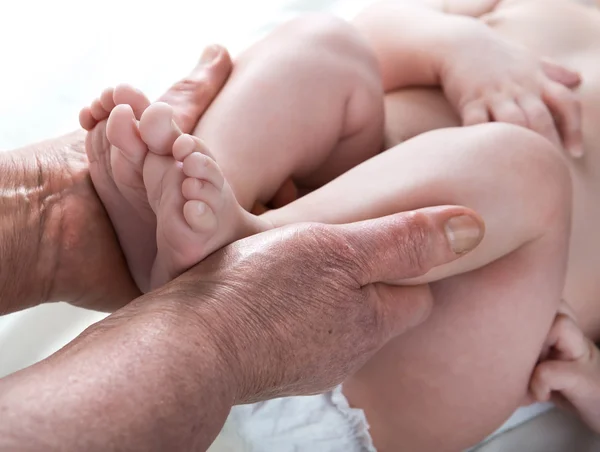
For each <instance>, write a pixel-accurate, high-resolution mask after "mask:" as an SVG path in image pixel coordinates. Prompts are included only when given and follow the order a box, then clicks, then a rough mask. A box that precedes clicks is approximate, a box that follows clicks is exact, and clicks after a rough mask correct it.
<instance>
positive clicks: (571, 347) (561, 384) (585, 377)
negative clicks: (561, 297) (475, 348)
mask: <svg viewBox="0 0 600 452" xmlns="http://www.w3.org/2000/svg"><path fill="white" fill-rule="evenodd" d="M529 391H530V393H531V396H532V397H533V399H535V400H537V401H539V402H547V401H549V400H552V401H553V402H555V403H556V404H557V405H559V406H562V407H564V408H567V409H571V410H573V411H575V412H577V413H578V414H579V416H580V417H581V419H583V421H584V422H585V423H586V424H588V426H590V427H591V428H592V429H593V430H595V431H596V432H598V433H600V351H599V350H598V348H597V347H596V346H595V345H594V343H593V342H592V341H590V340H589V339H588V338H586V337H585V336H584V334H583V332H582V331H581V329H580V328H579V326H578V325H577V322H576V320H575V317H574V315H573V314H572V311H571V309H570V308H569V307H568V305H567V304H566V303H564V302H563V305H562V306H561V308H560V309H559V313H558V315H557V316H556V319H555V321H554V325H553V326H552V328H551V330H550V333H549V334H548V338H547V339H546V346H545V347H544V352H543V353H542V360H541V362H540V363H539V364H538V365H537V367H536V369H535V370H534V372H533V376H532V377H531V382H530V387H529Z"/></svg>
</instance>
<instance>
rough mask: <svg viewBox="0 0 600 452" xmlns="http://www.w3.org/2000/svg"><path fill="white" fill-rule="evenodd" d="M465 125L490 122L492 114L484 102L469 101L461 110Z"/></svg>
mask: <svg viewBox="0 0 600 452" xmlns="http://www.w3.org/2000/svg"><path fill="white" fill-rule="evenodd" d="M461 117H462V122H463V126H475V125H477V124H485V123H487V122H490V115H489V113H488V110H487V107H486V105H485V104H484V103H483V102H469V103H468V104H467V105H465V106H464V108H463V109H462V112H461Z"/></svg>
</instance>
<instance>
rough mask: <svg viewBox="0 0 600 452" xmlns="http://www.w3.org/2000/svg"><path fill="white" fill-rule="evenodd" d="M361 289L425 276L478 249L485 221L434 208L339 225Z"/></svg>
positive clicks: (467, 212) (451, 209) (448, 208)
mask: <svg viewBox="0 0 600 452" xmlns="http://www.w3.org/2000/svg"><path fill="white" fill-rule="evenodd" d="M338 228H340V229H341V230H342V236H343V237H344V239H345V241H346V243H347V245H348V248H349V251H350V255H351V257H352V258H353V259H354V262H353V266H352V268H353V270H352V271H353V272H354V274H353V275H349V276H351V277H353V278H354V279H355V280H356V281H357V282H358V283H359V284H360V285H361V286H365V285H367V284H371V283H376V282H385V281H394V280H400V279H407V278H412V277H416V276H421V275H424V274H425V273H427V272H428V271H429V270H430V269H431V268H433V267H437V266H439V265H442V264H446V263H448V262H450V261H453V260H454V259H456V258H458V257H459V256H461V255H463V254H465V253H467V252H469V251H471V250H472V249H473V248H475V247H476V246H477V245H478V244H479V243H480V242H481V239H482V238H483V233H484V224H483V220H482V219H481V218H480V217H479V216H478V215H477V214H476V213H475V212H473V211H472V210H470V209H467V208H465V207H457V206H439V207H428V208H425V209H419V210H415V211H411V212H403V213H398V214H395V215H390V216H387V217H383V218H378V219H375V220H368V221H362V222H358V223H352V224H347V225H340V226H338Z"/></svg>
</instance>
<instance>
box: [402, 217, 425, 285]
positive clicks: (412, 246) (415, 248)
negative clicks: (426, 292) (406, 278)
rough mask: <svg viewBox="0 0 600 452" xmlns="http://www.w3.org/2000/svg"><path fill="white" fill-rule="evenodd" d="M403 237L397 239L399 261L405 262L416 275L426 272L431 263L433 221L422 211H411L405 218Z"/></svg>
mask: <svg viewBox="0 0 600 452" xmlns="http://www.w3.org/2000/svg"><path fill="white" fill-rule="evenodd" d="M403 226H404V228H403V233H402V235H401V237H399V239H398V240H395V241H394V243H396V247H395V251H396V253H398V261H399V262H404V263H405V264H406V265H407V266H408V267H409V268H410V269H412V271H413V272H414V274H415V275H421V274H423V273H426V272H427V271H428V270H429V269H430V267H431V265H430V263H429V259H428V257H429V249H430V246H431V244H430V235H429V233H430V231H431V221H430V219H429V217H427V216H426V215H425V214H424V213H422V212H409V213H407V214H406V216H405V219H404V225H403Z"/></svg>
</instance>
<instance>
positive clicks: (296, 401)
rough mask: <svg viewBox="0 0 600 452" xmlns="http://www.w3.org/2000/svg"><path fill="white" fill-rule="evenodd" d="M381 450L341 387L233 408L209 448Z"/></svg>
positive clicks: (220, 451) (216, 451) (226, 451)
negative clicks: (375, 445) (319, 392)
mask: <svg viewBox="0 0 600 452" xmlns="http://www.w3.org/2000/svg"><path fill="white" fill-rule="evenodd" d="M233 451H235V452H315V451H319V452H376V450H375V447H374V446H373V441H372V440H371V436H370V435H369V425H368V424H367V419H366V417H365V414H364V412H363V411H362V410H360V409H356V408H351V407H350V406H349V405H348V401H347V400H346V397H344V394H342V389H341V387H339V386H338V387H337V388H335V389H334V390H333V391H331V392H327V393H325V394H320V395H314V396H304V397H284V398H280V399H274V400H269V401H267V402H260V403H255V404H252V405H240V406H236V407H234V408H233V409H232V410H231V413H230V414H229V417H228V418H227V422H226V423H225V426H224V427H223V430H222V431H221V433H220V434H219V436H218V437H217V439H216V440H215V442H214V443H213V445H212V446H211V447H210V449H209V452H233Z"/></svg>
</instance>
